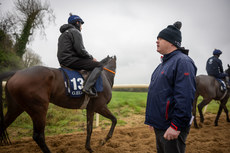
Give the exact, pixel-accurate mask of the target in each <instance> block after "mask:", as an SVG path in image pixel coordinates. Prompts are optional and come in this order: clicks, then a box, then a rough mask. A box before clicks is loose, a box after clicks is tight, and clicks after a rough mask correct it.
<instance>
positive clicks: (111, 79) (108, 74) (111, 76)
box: [104, 68, 115, 87]
mask: <svg viewBox="0 0 230 153" xmlns="http://www.w3.org/2000/svg"><path fill="white" fill-rule="evenodd" d="M107 69H109V70H112V71H115V70H113V69H112V68H107ZM104 74H105V77H106V79H107V80H108V82H109V84H110V86H111V87H112V86H113V83H114V78H115V74H113V73H112V72H109V71H107V70H105V71H104Z"/></svg>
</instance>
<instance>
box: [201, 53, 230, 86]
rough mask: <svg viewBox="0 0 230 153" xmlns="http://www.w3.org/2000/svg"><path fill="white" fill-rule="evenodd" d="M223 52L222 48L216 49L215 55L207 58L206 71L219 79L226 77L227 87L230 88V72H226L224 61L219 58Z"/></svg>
mask: <svg viewBox="0 0 230 153" xmlns="http://www.w3.org/2000/svg"><path fill="white" fill-rule="evenodd" d="M221 54H222V51H221V50H219V49H214V51H213V56H212V57H210V58H209V59H208V60H207V63H206V71H207V73H208V75H210V76H213V77H215V78H217V79H225V81H226V86H227V88H230V87H229V77H228V74H227V73H224V70H223V66H222V61H221V60H220V59H219V57H220V55H221Z"/></svg>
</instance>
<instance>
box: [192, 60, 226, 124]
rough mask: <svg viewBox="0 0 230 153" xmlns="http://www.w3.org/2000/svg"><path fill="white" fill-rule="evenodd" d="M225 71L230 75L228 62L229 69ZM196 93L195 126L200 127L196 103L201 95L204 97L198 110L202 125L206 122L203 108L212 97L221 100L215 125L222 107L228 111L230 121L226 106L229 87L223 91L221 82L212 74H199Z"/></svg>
mask: <svg viewBox="0 0 230 153" xmlns="http://www.w3.org/2000/svg"><path fill="white" fill-rule="evenodd" d="M225 72H226V73H227V74H228V76H230V66H229V64H228V69H226V70H225ZM196 88H197V89H196V93H195V100H194V103H193V110H192V113H193V116H194V127H195V128H198V125H197V121H196V105H197V99H198V97H199V96H200V95H201V96H202V97H203V100H202V102H201V103H200V104H199V105H198V111H199V114H200V125H201V124H202V123H204V116H203V113H202V109H203V107H204V106H205V105H208V104H209V103H210V102H211V100H212V99H214V100H218V101H220V105H219V110H218V113H217V116H216V119H215V122H214V124H215V126H218V120H219V117H220V114H221V112H222V109H224V111H225V113H226V120H227V122H230V119H229V116H228V109H227V107H226V103H227V102H228V99H229V96H230V89H227V90H226V91H225V92H222V91H221V89H220V83H219V82H218V81H217V80H216V79H215V78H214V77H212V76H208V75H199V76H197V77H196Z"/></svg>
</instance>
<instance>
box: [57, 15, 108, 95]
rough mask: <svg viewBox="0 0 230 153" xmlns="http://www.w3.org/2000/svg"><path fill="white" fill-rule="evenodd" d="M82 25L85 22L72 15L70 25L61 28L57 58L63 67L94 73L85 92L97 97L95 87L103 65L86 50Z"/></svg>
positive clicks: (69, 19) (69, 20)
mask: <svg viewBox="0 0 230 153" xmlns="http://www.w3.org/2000/svg"><path fill="white" fill-rule="evenodd" d="M82 24H84V21H83V20H82V19H81V18H80V17H79V16H77V15H72V14H70V17H69V18H68V24H64V25H62V26H61V27H60V32H61V35H60V37H59V39H58V52H57V57H58V61H59V63H60V65H61V66H65V67H68V68H71V69H75V70H87V71H92V73H91V74H90V76H89V77H88V79H87V80H86V82H85V85H84V88H83V92H85V93H86V94H88V95H89V96H90V97H96V96H97V93H96V91H95V90H94V88H93V85H94V84H95V82H96V80H97V78H98V77H99V75H100V74H101V71H102V65H103V64H102V62H97V61H96V59H94V58H93V56H92V55H90V54H89V53H88V52H87V51H86V50H85V47H84V45H83V40H82V34H81V30H82Z"/></svg>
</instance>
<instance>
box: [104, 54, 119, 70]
mask: <svg viewBox="0 0 230 153" xmlns="http://www.w3.org/2000/svg"><path fill="white" fill-rule="evenodd" d="M116 60H117V58H116V56H112V57H110V56H107V57H106V58H104V59H103V60H102V61H101V63H103V65H104V67H105V68H108V69H110V70H112V71H114V72H115V71H116Z"/></svg>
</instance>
